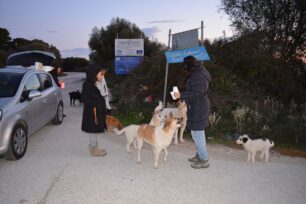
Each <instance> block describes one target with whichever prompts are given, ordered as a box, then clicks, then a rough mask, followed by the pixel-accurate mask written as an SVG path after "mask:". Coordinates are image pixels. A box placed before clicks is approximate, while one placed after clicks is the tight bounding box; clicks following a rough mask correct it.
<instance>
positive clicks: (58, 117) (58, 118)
mask: <svg viewBox="0 0 306 204" xmlns="http://www.w3.org/2000/svg"><path fill="white" fill-rule="evenodd" d="M63 119H64V105H63V103H62V102H60V103H59V104H58V106H57V110H56V114H55V116H54V118H53V120H52V123H53V124H54V125H59V124H61V123H62V122H63Z"/></svg>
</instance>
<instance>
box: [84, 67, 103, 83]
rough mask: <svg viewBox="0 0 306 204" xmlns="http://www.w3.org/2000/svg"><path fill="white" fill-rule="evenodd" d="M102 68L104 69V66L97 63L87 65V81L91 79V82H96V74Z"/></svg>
mask: <svg viewBox="0 0 306 204" xmlns="http://www.w3.org/2000/svg"><path fill="white" fill-rule="evenodd" d="M101 70H102V68H100V67H99V66H97V65H89V66H88V67H87V70H86V79H87V81H89V82H91V83H95V82H96V76H97V74H98V73H99V72H100V71H101Z"/></svg>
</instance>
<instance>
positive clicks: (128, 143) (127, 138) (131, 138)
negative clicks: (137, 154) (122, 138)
mask: <svg viewBox="0 0 306 204" xmlns="http://www.w3.org/2000/svg"><path fill="white" fill-rule="evenodd" d="M126 140H127V143H126V151H127V152H129V153H131V150H130V146H131V144H132V142H133V145H134V147H135V149H137V145H136V140H135V139H134V137H128V135H127V136H126Z"/></svg>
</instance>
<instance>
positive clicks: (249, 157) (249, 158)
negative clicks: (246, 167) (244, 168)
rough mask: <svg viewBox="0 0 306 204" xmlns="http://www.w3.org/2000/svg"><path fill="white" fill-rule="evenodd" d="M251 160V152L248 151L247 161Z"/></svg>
mask: <svg viewBox="0 0 306 204" xmlns="http://www.w3.org/2000/svg"><path fill="white" fill-rule="evenodd" d="M250 160H251V152H248V159H247V161H248V162H249V161H250Z"/></svg>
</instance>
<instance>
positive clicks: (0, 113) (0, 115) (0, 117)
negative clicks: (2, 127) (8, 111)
mask: <svg viewBox="0 0 306 204" xmlns="http://www.w3.org/2000/svg"><path fill="white" fill-rule="evenodd" d="M1 119H2V110H1V109H0V121H1Z"/></svg>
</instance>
